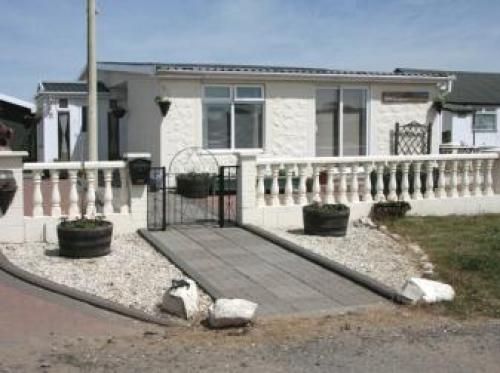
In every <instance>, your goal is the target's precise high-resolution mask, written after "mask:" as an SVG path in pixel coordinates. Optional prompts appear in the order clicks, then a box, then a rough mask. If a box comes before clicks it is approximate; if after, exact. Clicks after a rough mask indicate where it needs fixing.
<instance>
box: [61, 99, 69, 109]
mask: <svg viewBox="0 0 500 373" xmlns="http://www.w3.org/2000/svg"><path fill="white" fill-rule="evenodd" d="M67 108H68V99H67V98H60V99H59V109H67Z"/></svg>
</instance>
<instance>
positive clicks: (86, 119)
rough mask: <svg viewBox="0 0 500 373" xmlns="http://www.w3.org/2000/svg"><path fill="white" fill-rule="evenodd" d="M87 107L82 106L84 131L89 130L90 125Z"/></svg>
mask: <svg viewBox="0 0 500 373" xmlns="http://www.w3.org/2000/svg"><path fill="white" fill-rule="evenodd" d="M87 115H88V114H87V107H86V106H82V131H81V132H82V133H86V132H87V125H88V123H87V122H88V116H87Z"/></svg>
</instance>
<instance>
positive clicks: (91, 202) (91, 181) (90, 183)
mask: <svg viewBox="0 0 500 373" xmlns="http://www.w3.org/2000/svg"><path fill="white" fill-rule="evenodd" d="M95 172H96V171H95V170H86V173H87V208H86V216H87V217H88V218H90V219H92V218H94V217H95V215H96V207H95Z"/></svg>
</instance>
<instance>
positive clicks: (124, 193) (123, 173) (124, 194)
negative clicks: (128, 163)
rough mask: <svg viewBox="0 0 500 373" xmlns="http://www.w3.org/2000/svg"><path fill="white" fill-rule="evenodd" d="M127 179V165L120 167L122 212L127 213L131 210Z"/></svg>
mask: <svg viewBox="0 0 500 373" xmlns="http://www.w3.org/2000/svg"><path fill="white" fill-rule="evenodd" d="M127 180H128V177H127V167H123V168H120V185H121V186H120V214H125V215H126V214H128V213H129V212H130V210H129V199H128V185H127Z"/></svg>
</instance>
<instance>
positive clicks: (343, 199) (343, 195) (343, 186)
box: [339, 163, 348, 204]
mask: <svg viewBox="0 0 500 373" xmlns="http://www.w3.org/2000/svg"><path fill="white" fill-rule="evenodd" d="M346 178H347V176H346V165H345V164H344V163H342V164H341V165H340V183H339V203H343V204H346V203H348V200H347V180H346Z"/></svg>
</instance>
